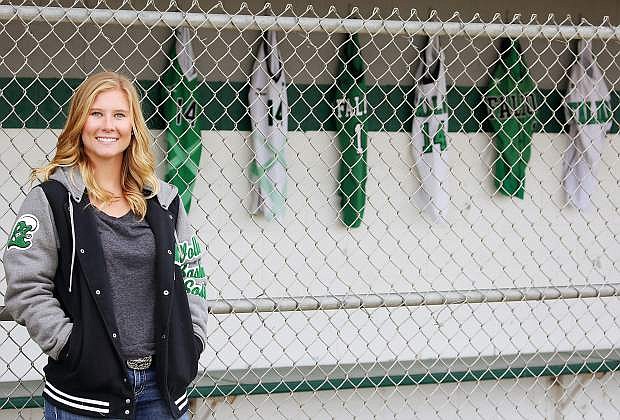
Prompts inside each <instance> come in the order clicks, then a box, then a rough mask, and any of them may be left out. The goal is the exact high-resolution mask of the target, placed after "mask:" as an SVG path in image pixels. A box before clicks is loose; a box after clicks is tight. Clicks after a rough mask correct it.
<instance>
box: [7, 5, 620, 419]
mask: <svg viewBox="0 0 620 420" xmlns="http://www.w3.org/2000/svg"><path fill="white" fill-rule="evenodd" d="M132 4H133V6H131V5H130V4H129V3H128V2H123V3H122V4H120V3H119V4H118V5H115V4H112V2H109V3H108V4H106V3H103V2H99V3H97V4H96V5H93V4H90V5H89V4H88V3H82V2H80V3H76V4H72V5H71V4H60V3H54V4H52V3H46V5H45V6H40V5H36V4H32V3H26V2H23V3H21V4H20V5H19V6H11V5H5V4H0V39H1V40H2V42H0V124H1V126H2V128H1V129H0V139H1V140H0V214H2V219H1V221H0V223H1V225H2V230H3V233H4V234H5V235H6V236H8V235H9V233H10V231H11V229H12V223H13V221H14V217H15V214H16V212H17V210H18V208H19V205H20V203H21V201H22V200H23V198H24V196H25V193H26V192H27V191H28V190H29V189H30V185H29V183H28V181H27V180H28V176H29V173H30V170H31V168H33V167H36V166H38V165H40V164H41V163H42V162H44V161H45V160H48V159H50V158H51V156H53V153H54V147H55V139H56V135H57V134H58V132H59V129H60V128H61V127H62V125H63V123H64V120H65V116H66V111H67V106H68V100H69V98H70V96H71V94H72V92H73V91H74V89H75V88H76V87H77V86H78V84H79V83H80V81H81V80H83V78H84V77H86V76H87V75H89V74H91V73H93V72H95V71H100V70H104V69H108V70H115V71H120V72H122V73H124V74H126V75H128V76H129V77H130V78H131V79H132V80H135V82H136V83H137V84H138V85H139V86H140V89H141V92H142V96H143V103H142V105H143V110H144V113H145V116H146V118H147V121H148V124H149V127H150V128H151V129H152V132H153V136H154V138H155V145H154V147H155V150H156V152H157V155H158V159H159V160H158V162H159V164H158V172H159V174H160V175H161V176H162V177H165V178H166V179H168V180H170V181H171V182H174V183H175V184H176V185H177V186H178V187H179V189H180V191H181V192H182V195H183V199H184V204H185V205H186V206H189V208H190V209H191V211H190V218H191V221H192V224H193V226H194V227H195V228H196V229H197V231H198V236H199V238H200V240H201V241H202V244H200V246H202V247H204V249H205V250H206V255H207V260H206V261H207V264H206V266H205V267H204V270H205V271H206V274H207V276H208V278H209V287H208V290H207V295H208V301H209V303H210V307H211V312H212V316H211V318H210V325H209V341H208V343H207V345H206V349H205V352H204V353H203V355H202V359H201V369H200V373H199V375H198V377H197V379H196V382H195V385H194V386H193V387H192V389H191V390H190V395H191V397H192V398H193V400H192V405H191V409H192V412H193V413H194V418H210V417H214V418H270V419H272V418H313V419H314V418H402V419H405V418H406V419H409V418H450V419H452V418H546V419H547V418H617V417H619V416H620V406H619V404H618V403H617V401H616V398H615V393H616V392H617V391H618V389H619V381H618V376H617V374H615V371H616V369H618V365H619V364H620V353H619V352H618V343H619V340H620V329H619V328H618V319H617V316H618V313H619V309H618V308H619V305H618V299H617V296H618V295H619V294H620V282H619V280H618V272H619V268H620V267H619V262H618V256H619V255H620V243H619V240H618V238H619V235H620V223H618V222H619V221H620V217H619V216H618V208H619V206H620V176H619V175H618V174H619V173H620V172H619V171H618V169H619V168H620V149H619V148H618V146H617V144H618V141H617V140H618V138H617V131H618V122H617V121H618V118H617V116H618V112H619V111H618V103H619V99H618V95H617V92H616V90H615V88H616V87H618V86H619V85H620V68H619V66H618V64H617V59H618V53H619V52H620V47H619V44H618V39H620V30H619V29H618V28H617V27H612V26H609V25H608V23H607V22H603V23H602V24H601V25H599V26H593V25H591V24H589V23H587V22H582V23H579V24H576V23H575V22H572V21H571V20H570V18H566V19H563V20H562V19H556V18H553V17H549V18H547V19H543V20H540V19H538V18H536V17H532V18H531V19H529V20H522V19H521V18H519V17H514V18H511V19H510V20H509V21H507V20H506V19H502V17H501V16H496V17H495V18H494V19H493V20H492V21H490V22H483V21H480V20H479V19H478V18H474V19H472V20H470V21H465V20H463V19H462V18H461V17H460V15H458V14H455V15H454V16H452V17H450V18H448V19H446V20H441V19H440V18H439V17H438V16H436V15H433V14H431V15H430V16H429V17H425V18H422V17H421V16H418V15H417V14H415V13H413V14H411V15H409V14H407V15H406V16H405V15H401V14H399V13H398V12H396V11H395V12H394V13H392V14H391V15H389V16H380V15H379V14H378V13H375V14H373V15H372V16H366V17H362V16H360V15H359V13H357V12H356V10H353V11H351V13H346V14H342V13H340V14H339V13H338V12H337V11H336V10H335V9H330V10H329V11H328V12H327V13H326V14H325V15H322V16H319V15H318V14H317V13H316V12H315V11H314V9H312V8H307V9H305V10H295V9H293V8H291V7H288V8H286V9H285V10H283V11H281V12H275V13H274V12H273V11H272V10H271V9H270V8H269V7H268V6H267V7H265V9H263V10H260V11H254V12H252V11H249V10H247V9H245V8H242V9H240V10H238V11H235V12H230V11H226V10H224V8H223V7H222V6H221V5H218V6H215V7H213V8H211V9H208V10H203V9H201V8H200V6H199V5H198V4H197V3H194V4H192V5H190V6H189V7H187V8H183V7H181V6H180V5H174V4H171V5H169V4H167V3H166V4H163V3H162V4H159V3H157V2H155V3H153V2H150V1H147V2H144V4H141V5H140V6H137V4H136V3H133V2H132ZM68 6H71V7H69V8H65V7H68ZM160 6H161V7H160ZM0 284H1V285H2V290H4V288H5V286H6V284H5V282H4V281H3V282H2V283H0ZM186 286H187V284H186ZM190 287H191V285H190ZM2 319H3V322H2V336H1V340H0V361H1V364H0V390H1V393H0V402H1V407H2V408H4V409H6V410H3V411H0V417H1V416H2V415H5V416H7V418H40V416H41V411H40V409H38V411H37V409H33V407H41V406H42V398H41V391H42V367H43V366H44V364H45V363H46V357H45V356H43V355H42V354H41V352H40V350H39V349H38V348H37V346H36V345H35V344H34V343H33V342H32V341H31V340H30V339H29V338H28V335H27V333H26V331H25V329H24V328H23V327H20V326H18V325H16V324H15V323H14V322H12V321H10V320H9V319H8V318H7V315H4V317H3V318H2Z"/></svg>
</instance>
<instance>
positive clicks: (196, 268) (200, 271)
mask: <svg viewBox="0 0 620 420" xmlns="http://www.w3.org/2000/svg"><path fill="white" fill-rule="evenodd" d="M176 234H177V244H176V250H175V257H174V263H175V264H176V265H178V266H180V268H181V271H182V272H183V283H184V285H185V292H186V293H187V299H188V301H189V310H190V312H191V315H192V324H193V327H194V334H195V335H196V336H198V338H200V341H201V342H202V349H203V350H204V349H205V343H206V342H207V316H208V309H209V308H208V306H207V282H206V274H205V268H204V263H203V254H204V252H203V244H201V243H200V240H199V239H198V236H197V235H196V233H195V232H194V229H193V228H192V227H191V225H190V224H189V219H188V217H187V214H186V213H185V208H184V207H183V203H182V202H179V214H178V216H177V226H176Z"/></svg>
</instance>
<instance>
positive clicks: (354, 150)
mask: <svg viewBox="0 0 620 420" xmlns="http://www.w3.org/2000/svg"><path fill="white" fill-rule="evenodd" d="M346 37H347V39H346V40H345V42H344V44H343V46H342V49H341V60H340V67H339V72H338V76H337V79H336V104H335V106H334V113H335V116H336V129H337V133H338V139H339V144H340V168H339V171H338V181H339V187H338V195H339V196H340V207H341V210H340V219H341V220H342V222H343V223H344V224H345V225H346V226H348V227H352V228H354V227H358V226H360V224H361V223H362V218H363V217H364V206H365V203H366V177H367V165H366V147H367V131H366V119H367V118H366V116H367V112H368V108H367V104H366V82H365V81H364V61H363V60H362V57H361V55H360V51H359V41H358V37H357V34H352V35H350V34H348V35H346Z"/></svg>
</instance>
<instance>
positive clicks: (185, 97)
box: [162, 27, 202, 213]
mask: <svg viewBox="0 0 620 420" xmlns="http://www.w3.org/2000/svg"><path fill="white" fill-rule="evenodd" d="M175 35H176V36H175V38H176V41H175V42H174V43H173V45H172V50H171V52H170V65H169V66H168V68H167V70H166V72H165V74H164V75H163V84H164V88H163V90H162V96H163V98H162V103H163V110H162V111H163V112H162V116H163V117H164V120H165V121H166V123H167V129H166V141H167V145H168V156H167V160H168V165H169V166H168V170H167V172H166V176H165V180H166V181H167V182H170V183H172V184H174V185H175V186H176V187H177V188H178V190H179V195H180V197H181V200H182V201H183V206H184V207H185V210H186V211H187V212H188V213H189V208H190V204H191V200H192V189H193V187H194V181H195V180H196V175H197V173H198V167H199V165H200V153H201V152H202V142H201V137H200V118H199V115H200V106H199V104H198V101H197V100H196V95H197V93H198V79H197V73H196V68H195V67H194V52H193V50H192V44H191V34H190V30H189V28H187V27H182V28H178V29H177V30H176V33H175Z"/></svg>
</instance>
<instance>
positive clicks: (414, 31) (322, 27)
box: [0, 5, 620, 40]
mask: <svg viewBox="0 0 620 420" xmlns="http://www.w3.org/2000/svg"><path fill="white" fill-rule="evenodd" d="M455 16H457V15H455ZM0 20H2V21H9V22H10V21H19V22H22V23H31V22H37V21H39V22H48V23H58V22H72V23H74V24H82V23H94V24H98V25H115V24H117V25H125V26H147V27H156V26H167V27H171V28H176V27H179V26H192V27H195V28H205V29H235V30H261V31H264V30H280V31H285V32H295V31H303V32H317V31H321V32H327V33H365V34H372V35H376V34H392V35H401V36H413V35H436V34H437V35H451V36H469V37H475V36H479V35H486V36H490V37H499V36H502V37H523V36H525V37H528V38H544V39H547V40H556V39H557V40H568V39H576V38H584V39H602V40H609V39H616V40H620V26H607V25H606V23H607V20H606V19H605V20H604V22H603V25H601V26H591V25H577V26H575V25H567V24H562V23H561V24H556V23H553V21H552V19H551V18H548V19H547V21H546V22H545V23H544V24H538V23H537V22H536V20H535V19H531V20H530V22H529V23H514V21H513V22H510V23H497V22H489V23H485V22H473V21H472V22H464V21H461V20H460V19H459V20H458V21H447V22H441V21H436V20H428V21H423V20H403V19H399V20H396V19H395V20H389V19H388V20H382V19H351V18H350V17H344V18H337V17H322V18H321V17H304V16H300V17H297V16H261V15H241V14H226V13H194V12H192V13H188V12H161V11H139V10H121V9H88V8H77V7H76V8H73V7H71V8H63V7H37V6H11V5H0ZM451 20H452V19H451ZM563 23H564V22H563Z"/></svg>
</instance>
